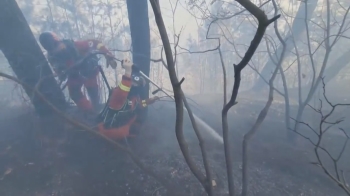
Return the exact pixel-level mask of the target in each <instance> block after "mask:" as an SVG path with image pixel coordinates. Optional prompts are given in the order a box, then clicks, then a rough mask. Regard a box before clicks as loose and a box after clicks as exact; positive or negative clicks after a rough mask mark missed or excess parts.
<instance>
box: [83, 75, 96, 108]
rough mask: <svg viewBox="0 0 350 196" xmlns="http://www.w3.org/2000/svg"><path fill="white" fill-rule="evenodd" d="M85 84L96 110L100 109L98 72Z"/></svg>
mask: <svg viewBox="0 0 350 196" xmlns="http://www.w3.org/2000/svg"><path fill="white" fill-rule="evenodd" d="M84 86H85V87H86V90H87V92H88V94H89V98H90V100H91V103H92V105H93V107H94V109H95V110H97V109H99V104H100V94H99V86H98V72H97V73H96V75H93V76H90V77H89V78H87V79H86V80H85V81H84Z"/></svg>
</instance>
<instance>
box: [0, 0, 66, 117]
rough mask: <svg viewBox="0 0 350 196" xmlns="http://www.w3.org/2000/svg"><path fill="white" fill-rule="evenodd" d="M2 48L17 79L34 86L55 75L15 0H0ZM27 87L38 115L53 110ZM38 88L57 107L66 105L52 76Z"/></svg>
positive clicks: (0, 40)
mask: <svg viewBox="0 0 350 196" xmlns="http://www.w3.org/2000/svg"><path fill="white" fill-rule="evenodd" d="M0 49H1V51H2V52H3V53H4V55H5V57H6V58H7V60H8V62H9V64H10V65H11V67H12V69H13V71H14V73H15V74H16V75H17V78H18V79H19V80H21V81H23V82H25V83H26V84H28V85H29V86H31V87H33V88H34V87H35V86H36V85H37V83H38V82H39V81H40V79H41V78H44V77H45V76H49V75H52V74H53V73H52V70H51V69H50V67H49V65H48V63H47V61H46V59H45V56H44V55H43V53H42V51H41V49H40V47H39V45H38V43H37V41H36V40H35V37H34V35H33V33H32V32H31V30H30V27H29V25H28V23H27V21H26V19H25V17H24V15H23V13H22V12H21V9H20V8H19V6H18V4H17V2H16V1H15V0H1V1H0ZM24 90H25V92H26V93H27V94H28V96H29V98H30V99H31V101H32V103H33V105H34V107H35V109H36V111H37V112H38V114H39V115H45V116H47V115H48V114H50V113H51V109H50V108H49V106H47V105H46V104H45V103H44V102H43V101H42V100H40V98H39V97H37V96H35V95H33V93H32V91H31V90H30V89H27V88H24ZM39 91H40V92H41V93H42V94H43V95H44V96H45V97H46V99H47V100H48V101H50V102H51V103H52V104H54V105H55V106H56V107H58V108H63V107H64V106H66V101H65V97H64V95H63V93H62V91H61V89H60V87H59V86H58V84H57V82H56V80H55V79H54V78H53V77H47V78H46V79H45V80H44V81H42V83H41V85H40V86H39Z"/></svg>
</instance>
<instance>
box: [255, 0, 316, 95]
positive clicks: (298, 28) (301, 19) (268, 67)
mask: <svg viewBox="0 0 350 196" xmlns="http://www.w3.org/2000/svg"><path fill="white" fill-rule="evenodd" d="M317 2H318V0H309V1H307V6H305V3H303V2H301V3H300V6H299V9H298V12H297V14H296V16H295V19H294V20H293V24H292V27H291V28H292V29H291V31H292V33H291V32H289V33H288V34H287V35H286V38H288V39H287V40H286V55H288V54H290V51H291V50H293V48H294V44H293V39H292V37H291V36H294V39H295V41H298V40H299V39H300V36H301V35H302V34H303V32H304V31H305V28H306V26H305V11H307V19H306V20H307V21H309V20H310V19H311V17H312V14H313V12H314V10H315V8H316V6H317ZM306 7H307V10H305V9H306ZM282 48H283V47H282V45H280V46H279V47H278V48H277V50H276V55H277V56H281V52H282ZM286 57H287V56H286ZM275 66H276V65H275V64H274V63H273V62H272V60H271V58H270V59H269V61H268V62H267V63H266V64H265V66H264V68H263V69H262V71H261V76H260V77H259V79H258V80H257V81H256V82H255V84H254V86H253V88H252V90H253V91H258V90H262V89H263V88H264V87H268V85H267V84H266V83H265V82H264V79H263V78H265V79H268V78H271V74H272V72H273V70H274V69H275ZM262 77H263V78H262Z"/></svg>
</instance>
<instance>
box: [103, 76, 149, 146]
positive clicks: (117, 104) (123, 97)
mask: <svg viewBox="0 0 350 196" xmlns="http://www.w3.org/2000/svg"><path fill="white" fill-rule="evenodd" d="M131 85H132V81H131V78H130V77H127V76H125V75H124V76H123V77H122V81H121V82H120V84H119V86H117V87H116V88H115V89H113V91H112V93H111V96H110V99H109V101H108V103H107V104H108V105H107V106H106V108H105V109H104V110H103V111H102V113H101V114H100V120H101V121H102V122H100V123H99V124H98V130H99V132H100V133H101V134H103V135H105V136H107V137H109V138H111V139H122V138H125V137H128V136H129V132H130V127H131V125H132V124H133V123H134V122H135V120H136V117H137V110H138V109H143V108H145V107H147V106H148V105H150V104H153V103H154V100H153V99H147V100H141V99H140V97H139V96H135V97H129V98H128V95H129V92H130V89H131ZM133 111H136V112H135V113H133ZM127 112H130V113H131V115H126V117H125V116H124V117H123V113H127ZM121 121H122V122H121Z"/></svg>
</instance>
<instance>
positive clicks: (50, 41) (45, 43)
mask: <svg viewBox="0 0 350 196" xmlns="http://www.w3.org/2000/svg"><path fill="white" fill-rule="evenodd" d="M60 41H61V39H60V38H59V37H58V36H57V35H56V34H55V33H53V32H50V31H47V32H43V33H41V34H40V36H39V42H40V44H41V46H42V47H43V48H44V49H45V50H47V51H48V52H49V51H52V50H53V49H55V48H56V46H57V45H58V43H59V42H60Z"/></svg>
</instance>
